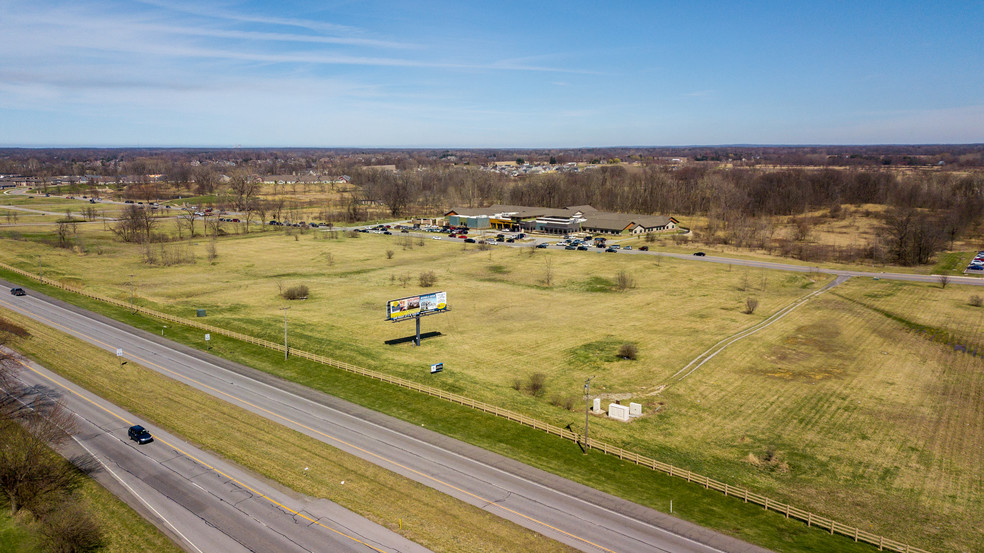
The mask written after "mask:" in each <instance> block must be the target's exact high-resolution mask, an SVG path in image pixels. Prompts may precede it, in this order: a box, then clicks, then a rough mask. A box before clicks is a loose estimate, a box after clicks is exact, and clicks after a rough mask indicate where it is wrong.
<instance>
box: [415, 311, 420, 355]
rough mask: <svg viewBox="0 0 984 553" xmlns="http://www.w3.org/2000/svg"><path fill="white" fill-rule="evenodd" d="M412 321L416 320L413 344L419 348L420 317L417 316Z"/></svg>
mask: <svg viewBox="0 0 984 553" xmlns="http://www.w3.org/2000/svg"><path fill="white" fill-rule="evenodd" d="M414 319H417V338H416V339H415V340H414V344H415V345H416V346H417V347H420V315H419V314H418V315H417V316H416V317H414Z"/></svg>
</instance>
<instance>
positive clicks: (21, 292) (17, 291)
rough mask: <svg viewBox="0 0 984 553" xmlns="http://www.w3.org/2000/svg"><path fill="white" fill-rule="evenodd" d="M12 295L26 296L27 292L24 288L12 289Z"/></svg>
mask: <svg viewBox="0 0 984 553" xmlns="http://www.w3.org/2000/svg"><path fill="white" fill-rule="evenodd" d="M10 294H11V295H13V296H26V295H27V292H25V291H24V289H23V288H11V289H10Z"/></svg>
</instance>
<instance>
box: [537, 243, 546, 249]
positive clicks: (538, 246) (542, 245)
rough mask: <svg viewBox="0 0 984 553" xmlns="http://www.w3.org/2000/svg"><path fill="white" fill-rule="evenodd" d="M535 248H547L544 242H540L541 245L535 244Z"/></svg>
mask: <svg viewBox="0 0 984 553" xmlns="http://www.w3.org/2000/svg"><path fill="white" fill-rule="evenodd" d="M536 247H537V248H546V247H547V243H546V242H541V243H539V244H537V245H536Z"/></svg>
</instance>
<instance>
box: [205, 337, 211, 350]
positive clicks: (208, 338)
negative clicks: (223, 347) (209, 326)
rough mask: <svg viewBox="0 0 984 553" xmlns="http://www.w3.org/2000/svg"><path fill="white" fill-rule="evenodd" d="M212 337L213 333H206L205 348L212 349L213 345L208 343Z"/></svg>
mask: <svg viewBox="0 0 984 553" xmlns="http://www.w3.org/2000/svg"><path fill="white" fill-rule="evenodd" d="M211 339H212V335H211V334H206V335H205V349H212V346H211V345H210V344H209V343H208V342H209V341H210V340H211Z"/></svg>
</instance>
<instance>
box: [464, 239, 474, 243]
mask: <svg viewBox="0 0 984 553" xmlns="http://www.w3.org/2000/svg"><path fill="white" fill-rule="evenodd" d="M465 242H466V243H468V244H474V243H475V239H474V238H465Z"/></svg>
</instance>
